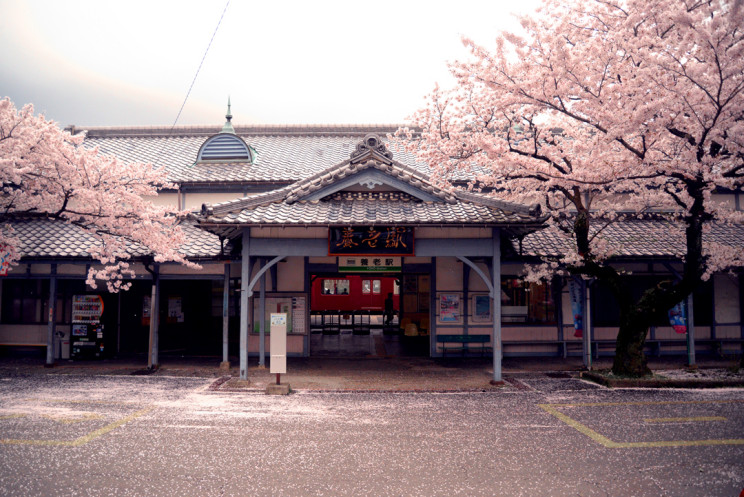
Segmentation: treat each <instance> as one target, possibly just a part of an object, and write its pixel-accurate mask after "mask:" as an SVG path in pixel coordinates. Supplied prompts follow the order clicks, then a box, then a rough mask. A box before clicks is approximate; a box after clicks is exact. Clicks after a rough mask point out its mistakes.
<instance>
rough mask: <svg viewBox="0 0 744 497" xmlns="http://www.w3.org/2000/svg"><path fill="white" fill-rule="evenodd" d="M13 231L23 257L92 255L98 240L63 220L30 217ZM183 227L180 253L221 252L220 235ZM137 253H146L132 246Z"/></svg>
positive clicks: (15, 223) (208, 254)
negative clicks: (184, 236)
mask: <svg viewBox="0 0 744 497" xmlns="http://www.w3.org/2000/svg"><path fill="white" fill-rule="evenodd" d="M11 226H12V228H13V234H14V235H15V236H16V237H17V238H18V239H19V241H20V244H19V252H20V253H21V257H27V258H73V259H75V258H83V259H88V258H90V252H89V250H90V249H91V248H92V247H94V246H95V245H96V243H97V242H96V240H95V239H94V238H93V237H92V236H91V235H89V234H88V233H86V232H85V231H84V230H82V229H81V228H79V227H77V226H74V225H72V224H67V223H64V222H61V221H56V220H51V219H44V218H28V219H22V220H16V221H13V222H12V223H11ZM181 229H182V230H183V231H184V234H185V235H186V240H187V241H186V243H184V244H183V246H181V248H180V249H179V252H181V253H182V254H184V255H186V256H187V257H190V258H203V257H214V256H217V255H219V254H220V240H219V238H218V237H217V236H216V235H214V234H212V233H209V232H206V231H204V230H202V229H200V228H198V227H197V226H195V225H194V224H193V222H184V223H182V224H181ZM130 253H131V254H132V255H134V256H142V255H145V254H146V252H145V251H143V250H142V249H141V248H138V247H135V246H132V250H131V251H130Z"/></svg>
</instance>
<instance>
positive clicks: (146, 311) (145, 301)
mask: <svg viewBox="0 0 744 497" xmlns="http://www.w3.org/2000/svg"><path fill="white" fill-rule="evenodd" d="M151 299H152V297H150V296H149V295H145V296H144V297H143V298H142V326H150V308H151V306H152V300H151Z"/></svg>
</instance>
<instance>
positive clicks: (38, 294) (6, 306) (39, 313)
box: [2, 280, 49, 324]
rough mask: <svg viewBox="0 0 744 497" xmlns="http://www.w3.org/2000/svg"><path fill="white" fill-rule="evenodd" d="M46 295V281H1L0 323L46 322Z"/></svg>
mask: <svg viewBox="0 0 744 497" xmlns="http://www.w3.org/2000/svg"><path fill="white" fill-rule="evenodd" d="M48 295H49V281H48V280H5V281H3V302H2V305H3V308H2V322H3V323H8V324H20V323H23V324H34V323H44V322H46V315H47V307H48V305H49V296H48Z"/></svg>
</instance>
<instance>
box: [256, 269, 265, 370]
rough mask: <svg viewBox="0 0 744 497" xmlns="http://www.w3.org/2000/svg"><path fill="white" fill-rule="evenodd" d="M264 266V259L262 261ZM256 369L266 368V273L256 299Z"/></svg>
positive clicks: (262, 276) (262, 277)
mask: <svg viewBox="0 0 744 497" xmlns="http://www.w3.org/2000/svg"><path fill="white" fill-rule="evenodd" d="M263 265H264V266H265V265H266V259H263ZM258 314H259V316H258V320H259V321H258V335H259V336H258V367H259V368H265V367H266V273H263V275H261V290H260V292H259V297H258Z"/></svg>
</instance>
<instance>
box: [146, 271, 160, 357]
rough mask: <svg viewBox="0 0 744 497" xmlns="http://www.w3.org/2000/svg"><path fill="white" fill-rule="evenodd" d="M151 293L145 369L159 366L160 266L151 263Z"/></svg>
mask: <svg viewBox="0 0 744 497" xmlns="http://www.w3.org/2000/svg"><path fill="white" fill-rule="evenodd" d="M153 266H154V267H153V270H152V293H151V295H150V344H149V345H150V347H149V349H148V352H149V354H148V357H147V369H157V368H158V366H160V361H159V358H158V340H159V337H158V327H159V325H160V323H159V322H158V321H159V319H158V318H159V317H160V267H159V266H158V264H154V265H153Z"/></svg>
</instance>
